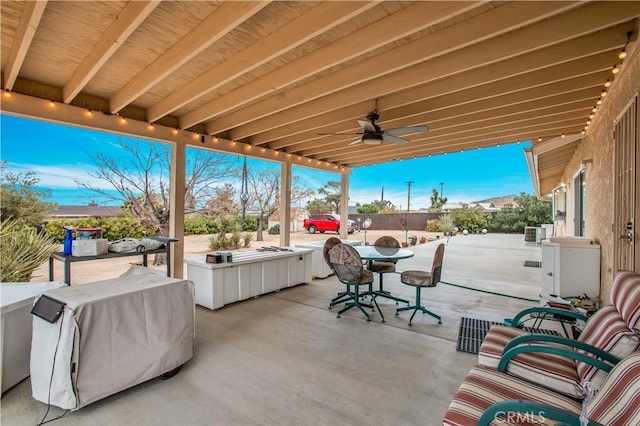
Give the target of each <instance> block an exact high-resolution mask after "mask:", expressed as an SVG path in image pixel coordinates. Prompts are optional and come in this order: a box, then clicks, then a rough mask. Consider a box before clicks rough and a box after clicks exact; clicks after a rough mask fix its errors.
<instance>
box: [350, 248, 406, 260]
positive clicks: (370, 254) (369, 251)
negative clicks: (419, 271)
mask: <svg viewBox="0 0 640 426" xmlns="http://www.w3.org/2000/svg"><path fill="white" fill-rule="evenodd" d="M353 248H354V249H356V251H357V252H358V254H359V255H360V257H361V258H363V259H365V260H398V259H407V258H409V257H413V255H414V252H413V251H411V250H408V249H405V248H394V247H379V246H355V247H353Z"/></svg>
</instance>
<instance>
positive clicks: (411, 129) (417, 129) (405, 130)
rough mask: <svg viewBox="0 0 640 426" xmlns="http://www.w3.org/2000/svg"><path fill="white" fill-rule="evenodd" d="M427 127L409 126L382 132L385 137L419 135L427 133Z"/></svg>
mask: <svg viewBox="0 0 640 426" xmlns="http://www.w3.org/2000/svg"><path fill="white" fill-rule="evenodd" d="M428 130H429V128H428V127H427V126H409V127H396V128H395V129H387V130H385V131H384V133H386V134H387V135H392V136H398V135H408V134H411V133H421V132H426V131H428Z"/></svg>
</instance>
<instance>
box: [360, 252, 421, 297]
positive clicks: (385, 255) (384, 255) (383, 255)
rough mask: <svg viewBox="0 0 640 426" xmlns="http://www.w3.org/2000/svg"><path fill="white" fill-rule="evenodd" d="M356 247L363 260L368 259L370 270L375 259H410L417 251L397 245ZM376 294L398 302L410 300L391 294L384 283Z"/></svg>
mask: <svg viewBox="0 0 640 426" xmlns="http://www.w3.org/2000/svg"><path fill="white" fill-rule="evenodd" d="M354 249H356V251H357V252H358V254H359V255H360V257H361V258H362V259H363V260H366V261H367V268H368V269H369V270H371V265H373V262H375V261H379V262H396V261H398V260H401V259H408V258H410V257H413V256H414V255H415V253H414V252H413V251H412V250H409V249H405V248H396V247H380V246H356V247H354ZM374 294H376V295H378V296H382V297H386V298H388V299H393V300H395V301H396V304H397V302H398V301H400V302H405V303H409V301H407V300H405V299H400V298H397V297H395V296H393V295H391V293H390V292H389V291H386V290H384V289H383V288H382V284H381V285H380V288H379V289H378V290H377V291H374Z"/></svg>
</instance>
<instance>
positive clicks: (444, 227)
mask: <svg viewBox="0 0 640 426" xmlns="http://www.w3.org/2000/svg"><path fill="white" fill-rule="evenodd" d="M438 225H439V228H440V232H442V233H443V234H444V235H449V233H451V231H453V227H454V225H453V217H451V215H450V214H445V215H443V216H440V219H438Z"/></svg>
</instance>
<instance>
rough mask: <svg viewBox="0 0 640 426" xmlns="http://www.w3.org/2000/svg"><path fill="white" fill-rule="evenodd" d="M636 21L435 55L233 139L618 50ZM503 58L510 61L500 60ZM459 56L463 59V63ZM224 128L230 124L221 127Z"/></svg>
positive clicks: (251, 126) (239, 131)
mask: <svg viewBox="0 0 640 426" xmlns="http://www.w3.org/2000/svg"><path fill="white" fill-rule="evenodd" d="M619 18H620V16H619V15H618V14H615V15H614V16H613V17H611V19H610V20H608V22H611V21H613V22H617V20H618V19H619ZM569 22H570V20H569ZM569 22H567V23H569ZM591 23H593V22H591ZM636 25H637V23H635V22H632V23H627V24H625V25H623V26H622V27H623V28H618V27H612V28H608V29H606V30H601V31H597V32H595V33H593V34H586V35H585V36H584V39H580V38H578V39H572V40H569V41H566V42H563V43H560V44H558V45H553V46H550V47H547V48H544V49H541V50H538V51H534V52H531V53H528V54H525V55H522V56H518V55H519V52H520V49H519V48H518V46H517V44H515V45H512V46H511V45H509V46H507V47H506V48H503V49H499V48H498V46H495V45H493V40H489V41H487V42H486V44H482V43H481V44H480V45H479V46H472V47H469V48H467V49H462V50H461V51H459V52H457V53H456V55H455V57H456V58H454V59H452V58H451V56H452V55H447V56H444V57H438V58H435V59H433V60H430V61H427V62H424V63H421V64H419V65H416V66H413V67H410V68H407V69H404V70H402V71H401V72H395V73H392V74H389V75H386V76H383V77H380V78H377V79H374V80H371V81H368V82H366V83H363V84H359V85H356V86H353V87H350V88H348V89H344V90H342V91H340V92H337V93H333V94H330V95H327V96H324V97H322V98H319V99H316V100H313V101H310V102H306V103H304V104H301V105H297V106H296V108H290V109H288V110H284V111H281V112H279V113H278V114H277V115H275V116H268V117H264V118H262V119H257V120H252V122H250V123H247V124H244V125H241V126H239V127H236V128H235V129H233V133H234V135H233V137H234V138H242V137H247V136H250V135H253V134H257V133H260V132H263V131H266V130H270V129H272V128H275V127H279V126H280V125H282V124H283V123H292V122H294V121H298V120H304V119H309V118H310V117H313V116H316V115H319V114H323V113H325V112H327V111H329V110H332V109H335V108H337V107H339V106H345V105H350V104H352V103H355V102H360V101H363V100H366V99H372V98H380V99H381V101H380V102H379V107H380V109H381V110H384V109H385V108H384V107H383V106H382V105H383V102H382V99H384V98H385V96H388V95H390V94H392V93H395V92H397V91H398V88H402V87H416V86H420V85H424V84H432V85H433V86H434V89H439V91H440V92H441V93H447V92H450V91H456V90H458V89H456V86H455V85H453V84H451V83H450V82H449V81H448V80H454V79H457V80H462V79H467V86H468V85H473V84H482V83H484V82H487V81H494V79H493V78H492V74H490V73H491V72H493V73H495V76H496V77H495V78H500V77H501V78H506V77H508V76H511V75H513V73H517V74H523V73H526V72H528V71H529V70H531V69H539V68H542V67H545V66H551V65H554V64H557V63H564V62H568V61H570V60H572V59H575V58H581V57H584V56H588V55H590V54H594V53H599V52H603V51H606V50H611V49H614V48H619V47H620V46H622V45H624V43H625V42H626V31H628V30H630V29H633V28H635V27H636ZM535 27H537V26H535ZM581 29H582V28H581ZM543 30H544V28H543ZM528 36H529V37H535V35H534V34H530V33H529V35H528ZM487 51H491V52H499V53H502V56H500V55H495V56H494V59H495V61H492V62H490V63H489V64H487V63H485V60H484V59H486V53H485V52H487ZM514 55H515V56H514ZM501 57H506V58H509V59H506V60H500V58H501ZM461 59H464V61H462V60H461ZM478 68H480V69H478ZM465 71H466V72H465ZM475 73H479V74H481V75H479V76H478V77H473V74H475ZM461 75H465V77H460V76H461ZM459 77H460V78H459ZM458 87H460V86H458ZM432 93H438V90H435V92H432ZM432 96H433V95H432ZM221 120H222V119H219V120H216V121H214V122H213V123H220V121H221ZM213 123H211V124H208V125H207V126H206V128H207V132H210V131H211V130H215V129H216V128H217V127H220V125H219V124H218V125H217V126H216V127H214V126H213ZM223 124H224V123H223ZM231 124H232V123H229V125H231ZM222 127H228V126H227V125H222Z"/></svg>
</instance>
